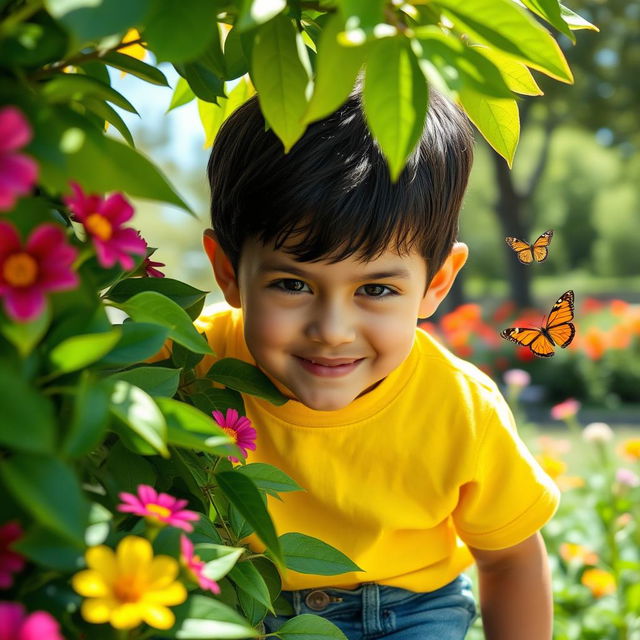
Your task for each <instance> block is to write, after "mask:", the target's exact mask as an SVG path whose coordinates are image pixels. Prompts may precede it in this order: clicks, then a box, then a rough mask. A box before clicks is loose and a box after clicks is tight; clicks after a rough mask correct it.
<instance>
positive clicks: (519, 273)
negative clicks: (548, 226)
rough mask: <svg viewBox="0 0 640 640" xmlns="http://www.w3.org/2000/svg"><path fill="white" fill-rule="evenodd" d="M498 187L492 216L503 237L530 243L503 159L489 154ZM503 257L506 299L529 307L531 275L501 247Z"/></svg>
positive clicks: (507, 168) (520, 201) (509, 171)
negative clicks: (507, 283) (496, 218)
mask: <svg viewBox="0 0 640 640" xmlns="http://www.w3.org/2000/svg"><path fill="white" fill-rule="evenodd" d="M491 155H492V157H493V163H494V167H495V172H496V181H497V183H498V198H497V201H496V214H497V216H498V219H499V220H500V226H501V228H502V233H503V235H504V237H507V236H514V237H516V238H519V239H520V240H525V241H527V242H530V238H529V233H530V229H529V228H528V227H529V225H527V223H526V221H525V216H524V213H525V212H524V202H523V198H522V197H521V196H520V195H519V194H518V192H517V191H516V189H515V185H514V184H513V174H512V173H511V170H510V169H509V167H508V166H507V163H506V162H505V160H504V158H502V157H501V156H499V155H498V154H497V153H492V154H491ZM504 250H505V252H507V253H508V255H507V262H506V264H507V265H508V268H507V279H508V281H509V290H510V296H509V297H510V299H511V300H512V301H513V302H515V304H516V306H517V307H518V308H520V309H522V308H524V307H533V299H532V297H531V273H530V271H529V268H528V267H527V266H526V265H523V264H521V263H520V262H519V261H518V259H517V258H516V256H515V254H514V253H513V251H512V250H511V249H510V248H509V247H508V246H507V245H506V243H505V244H504Z"/></svg>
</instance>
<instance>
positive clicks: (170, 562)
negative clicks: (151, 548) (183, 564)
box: [147, 556, 180, 591]
mask: <svg viewBox="0 0 640 640" xmlns="http://www.w3.org/2000/svg"><path fill="white" fill-rule="evenodd" d="M179 569H180V567H179V565H178V562H177V561H176V560H175V559H174V558H171V557H170V556H156V557H155V558H154V559H153V561H152V562H151V567H149V573H148V574H147V580H148V584H149V590H152V591H155V590H156V589H164V588H165V587H166V586H168V585H169V584H171V583H172V582H173V581H174V580H175V579H176V576H177V575H178V571H179Z"/></svg>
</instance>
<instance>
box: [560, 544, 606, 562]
mask: <svg viewBox="0 0 640 640" xmlns="http://www.w3.org/2000/svg"><path fill="white" fill-rule="evenodd" d="M560 557H561V558H562V559H563V560H564V561H565V562H579V563H581V564H596V563H597V562H598V554H597V553H595V552H594V551H592V550H591V549H589V548H588V547H585V546H584V545H581V544H576V543H575V542H563V543H562V544H561V545H560Z"/></svg>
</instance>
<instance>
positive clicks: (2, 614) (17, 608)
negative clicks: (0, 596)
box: [0, 602, 25, 638]
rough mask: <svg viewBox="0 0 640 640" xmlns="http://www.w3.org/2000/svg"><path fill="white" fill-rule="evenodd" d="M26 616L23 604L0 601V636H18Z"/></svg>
mask: <svg viewBox="0 0 640 640" xmlns="http://www.w3.org/2000/svg"><path fill="white" fill-rule="evenodd" d="M24 616H25V613H24V607H23V606H22V605H21V604H18V603H17V602H0V638H17V637H18V633H19V630H20V625H21V624H22V621H23V619H24Z"/></svg>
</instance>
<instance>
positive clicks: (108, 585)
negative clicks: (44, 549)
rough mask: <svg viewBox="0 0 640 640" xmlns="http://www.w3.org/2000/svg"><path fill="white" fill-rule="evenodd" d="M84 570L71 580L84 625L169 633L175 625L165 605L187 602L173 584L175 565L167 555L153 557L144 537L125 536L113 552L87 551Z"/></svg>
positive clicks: (180, 586)
mask: <svg viewBox="0 0 640 640" xmlns="http://www.w3.org/2000/svg"><path fill="white" fill-rule="evenodd" d="M85 558H86V561H87V566H88V567H89V568H88V569H87V570H85V571H80V572H79V573H76V575H75V576H73V578H72V581H71V583H72V585H73V588H74V589H75V590H76V591H77V592H78V593H79V594H80V595H81V596H85V598H87V599H86V600H84V602H83V603H82V608H81V610H80V611H81V614H82V617H83V618H84V619H85V620H86V621H87V622H92V623H95V624H102V623H104V622H109V623H111V625H112V626H113V627H115V628H116V629H133V628H134V627H137V626H138V625H139V624H141V623H142V622H146V623H147V624H148V625H149V626H151V627H154V628H156V629H169V628H171V627H172V626H173V624H174V622H175V616H174V615H173V612H172V611H171V610H170V609H168V608H167V607H168V606H172V605H176V604H180V603H182V602H184V601H185V600H186V598H187V591H186V589H185V587H184V585H183V584H182V583H181V582H176V581H175V578H176V576H177V575H178V571H179V565H178V562H177V561H176V560H174V559H173V558H170V557H169V556H155V557H154V556H153V549H152V548H151V543H150V542H149V541H148V540H146V539H145V538H139V537H137V536H127V537H126V538H124V539H123V540H121V541H120V543H119V544H118V547H117V548H116V551H115V553H114V552H113V550H112V549H110V548H109V547H106V546H104V545H100V546H97V547H91V548H90V549H89V550H88V551H87V553H86V554H85Z"/></svg>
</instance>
